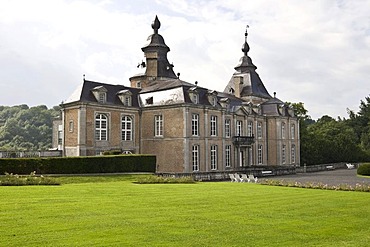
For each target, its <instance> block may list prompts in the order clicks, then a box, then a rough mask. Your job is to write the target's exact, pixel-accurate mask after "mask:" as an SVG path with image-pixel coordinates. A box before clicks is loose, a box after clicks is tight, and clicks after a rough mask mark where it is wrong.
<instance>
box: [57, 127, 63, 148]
mask: <svg viewBox="0 0 370 247" xmlns="http://www.w3.org/2000/svg"><path fill="white" fill-rule="evenodd" d="M62 144H63V131H62V130H58V145H62Z"/></svg>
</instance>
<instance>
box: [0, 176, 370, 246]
mask: <svg viewBox="0 0 370 247" xmlns="http://www.w3.org/2000/svg"><path fill="white" fill-rule="evenodd" d="M136 179H137V177H136V176H134V175H130V176H110V177H63V178H58V179H57V180H59V181H61V182H62V184H63V185H62V186H22V187H0V197H1V201H0V236H1V237H0V246H368V243H369V242H370V236H369V234H368V229H369V226H370V223H369V222H370V221H369V214H368V212H369V211H370V196H369V194H368V193H361V192H347V191H327V190H310V189H302V188H289V187H274V186H263V185H259V184H247V183H230V182H209V183H196V184H135V183H132V182H133V181H136Z"/></svg>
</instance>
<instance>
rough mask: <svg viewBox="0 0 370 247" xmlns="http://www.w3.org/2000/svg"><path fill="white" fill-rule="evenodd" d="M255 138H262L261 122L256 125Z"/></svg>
mask: <svg viewBox="0 0 370 247" xmlns="http://www.w3.org/2000/svg"><path fill="white" fill-rule="evenodd" d="M257 138H258V139H261V138H262V123H261V122H258V123H257Z"/></svg>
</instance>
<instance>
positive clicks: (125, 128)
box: [121, 116, 132, 141]
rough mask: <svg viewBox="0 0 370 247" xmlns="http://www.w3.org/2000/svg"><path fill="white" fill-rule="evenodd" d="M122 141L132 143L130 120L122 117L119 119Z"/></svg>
mask: <svg viewBox="0 0 370 247" xmlns="http://www.w3.org/2000/svg"><path fill="white" fill-rule="evenodd" d="M121 130H122V141H132V118H131V117H130V116H123V117H122V119H121Z"/></svg>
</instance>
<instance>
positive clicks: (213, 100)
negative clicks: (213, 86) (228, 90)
mask: <svg viewBox="0 0 370 247" xmlns="http://www.w3.org/2000/svg"><path fill="white" fill-rule="evenodd" d="M207 97H208V102H209V103H210V104H211V105H212V106H217V92H216V91H213V90H209V91H208V92H207Z"/></svg>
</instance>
